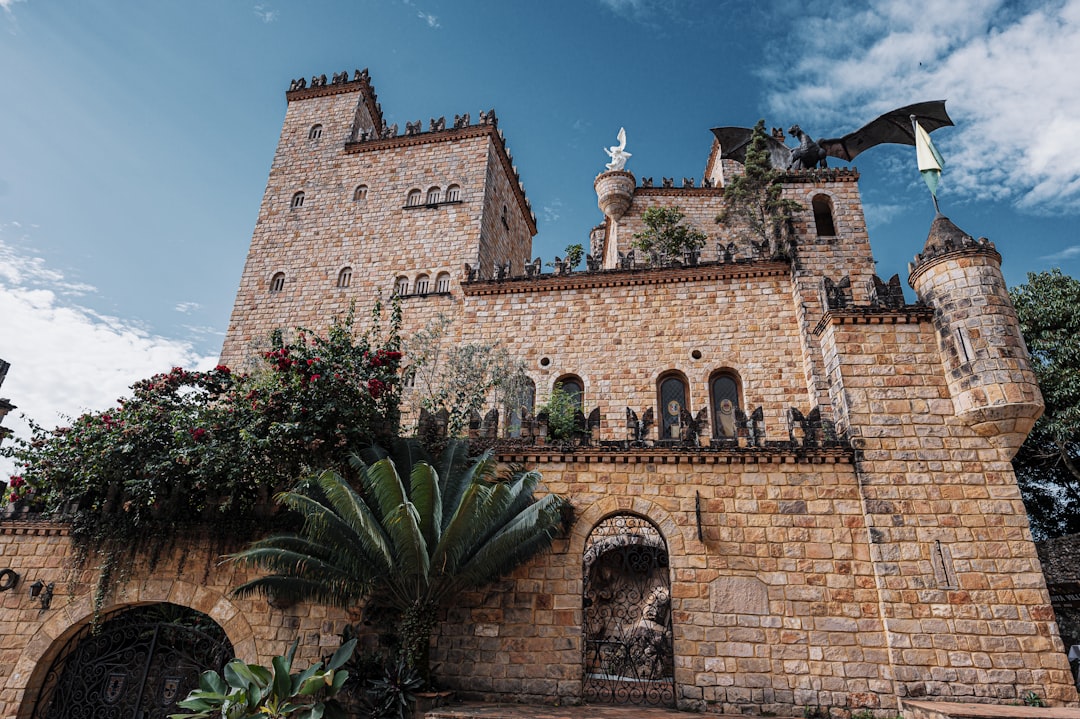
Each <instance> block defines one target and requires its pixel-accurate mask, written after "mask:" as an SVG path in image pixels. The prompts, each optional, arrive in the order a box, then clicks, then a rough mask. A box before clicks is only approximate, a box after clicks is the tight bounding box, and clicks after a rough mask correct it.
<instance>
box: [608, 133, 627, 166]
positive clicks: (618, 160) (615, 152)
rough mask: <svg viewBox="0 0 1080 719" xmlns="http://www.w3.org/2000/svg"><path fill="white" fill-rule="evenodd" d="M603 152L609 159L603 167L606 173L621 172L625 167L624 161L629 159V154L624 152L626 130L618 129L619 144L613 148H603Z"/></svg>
mask: <svg viewBox="0 0 1080 719" xmlns="http://www.w3.org/2000/svg"><path fill="white" fill-rule="evenodd" d="M604 152H606V153H607V154H608V157H610V158H611V162H609V163H608V164H607V165H605V167H607V169H608V171H609V172H610V171H612V170H621V169H623V168H624V167H626V161H627V160H629V159H630V153H629V152H627V151H626V128H625V127H620V128H619V144H618V145H615V146H613V147H610V148H608V147H605V148H604Z"/></svg>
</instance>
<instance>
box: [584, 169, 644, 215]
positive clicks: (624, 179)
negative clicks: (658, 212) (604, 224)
mask: <svg viewBox="0 0 1080 719" xmlns="http://www.w3.org/2000/svg"><path fill="white" fill-rule="evenodd" d="M636 185H637V180H636V179H635V178H634V175H633V174H632V173H630V172H627V171H626V170H611V171H610V172H604V173H601V174H599V175H597V176H596V181H595V182H593V187H595V188H596V204H597V205H599V206H600V211H601V212H603V213H604V217H610V218H611V219H612V220H618V219H619V218H620V217H622V216H623V214H624V213H625V212H626V211H627V210H628V209H630V203H631V201H633V199H634V187H635V186H636Z"/></svg>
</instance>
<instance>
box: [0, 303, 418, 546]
mask: <svg viewBox="0 0 1080 719" xmlns="http://www.w3.org/2000/svg"><path fill="white" fill-rule="evenodd" d="M374 315H375V316H374V322H373V327H372V329H371V330H369V331H368V332H367V333H365V334H363V335H361V336H360V337H354V336H353V320H352V315H351V313H350V315H349V316H348V317H346V318H345V319H343V320H340V321H335V322H334V324H333V325H332V326H331V327H330V329H329V331H328V332H327V334H326V335H325V336H320V335H317V334H314V333H312V332H309V331H304V330H297V335H296V339H295V340H294V341H291V342H285V341H284V340H283V339H282V336H281V334H280V333H278V334H277V335H276V336H275V337H273V338H272V347H271V349H270V350H269V351H267V352H266V353H265V354H264V356H263V358H262V359H263V362H262V366H261V367H260V368H259V369H258V370H256V371H254V372H252V373H251V374H250V375H246V374H236V373H233V372H232V371H231V370H230V369H229V368H228V367H226V366H224V365H219V366H217V367H215V368H214V369H212V370H210V371H208V372H193V371H188V370H184V369H182V368H180V367H174V368H173V369H172V370H171V371H169V372H166V373H162V374H158V375H154V376H153V377H151V378H149V379H145V380H142V381H140V382H137V383H135V384H134V385H133V386H132V395H131V397H129V398H125V399H122V400H120V401H119V404H118V405H117V406H116V407H114V408H110V409H108V410H105V411H102V412H89V413H86V414H83V415H81V416H80V417H78V418H76V419H75V420H74V421H73V422H72V424H71V426H70V427H60V428H57V429H54V430H52V431H46V430H45V429H43V428H42V427H40V426H37V425H32V427H33V429H32V435H31V438H30V440H28V441H27V440H23V441H16V442H15V443H14V444H12V445H10V446H8V447H4V448H0V452H3V453H4V454H5V455H6V456H12V457H14V458H15V460H16V463H17V465H18V466H19V472H20V473H19V474H18V475H17V476H13V477H12V478H11V479H10V481H9V483H8V489H7V490H6V497H5V498H6V499H7V500H8V501H18V500H24V499H25V500H30V501H31V502H32V504H33V505H34V506H35V507H36V508H37V509H38V510H40V511H44V512H48V513H53V514H65V515H68V516H71V517H72V520H73V533H74V535H75V537H76V539H83V540H86V539H92V540H99V541H109V540H120V541H122V542H128V541H129V540H136V542H137V541H138V540H140V539H141V538H142V537H146V536H151V535H152V536H155V537H159V536H161V533H160V532H159V531H158V529H159V528H161V527H169V526H171V527H173V528H177V527H180V526H183V525H190V524H193V523H198V522H201V521H205V520H208V519H213V517H214V516H216V515H225V516H227V517H228V520H229V525H230V529H234V528H235V527H236V522H235V520H237V519H244V518H251V517H252V516H254V514H253V513H254V511H255V509H256V508H257V507H259V506H260V505H266V504H268V503H269V498H270V497H271V496H272V494H273V493H274V492H275V491H276V490H278V489H281V488H284V487H286V486H291V484H292V482H293V480H294V479H295V478H297V477H299V476H300V475H302V474H304V473H305V472H307V471H309V470H311V469H314V468H324V467H334V468H338V469H339V470H340V471H348V462H347V458H348V454H349V453H350V452H351V451H352V450H353V449H355V448H356V447H358V446H364V445H366V444H370V443H372V442H382V441H386V440H388V439H389V438H391V437H394V436H396V434H397V431H398V422H399V412H398V402H399V397H400V380H399V372H398V370H399V366H400V363H401V358H402V356H401V351H400V340H399V337H398V327H399V325H400V314H399V313H398V312H397V311H396V310H395V312H394V316H393V320H392V322H391V326H390V328H389V331H388V333H387V334H386V336H385V337H383V336H381V333H380V331H379V325H378V319H379V317H378V307H376V311H375V313H374ZM148 527H153V528H154V531H151V532H147V528H148Z"/></svg>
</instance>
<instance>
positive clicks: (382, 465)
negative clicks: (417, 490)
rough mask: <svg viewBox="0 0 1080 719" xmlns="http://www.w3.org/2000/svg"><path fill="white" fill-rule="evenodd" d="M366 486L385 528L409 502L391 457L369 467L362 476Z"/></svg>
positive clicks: (365, 488)
mask: <svg viewBox="0 0 1080 719" xmlns="http://www.w3.org/2000/svg"><path fill="white" fill-rule="evenodd" d="M360 479H361V481H362V482H363V484H364V490H365V491H366V492H367V493H368V494H369V495H370V496H371V497H372V498H373V499H374V500H375V503H376V504H377V505H378V507H377V509H378V515H379V518H380V521H381V522H383V525H384V526H385V522H386V518H387V517H389V516H391V515H392V514H394V513H395V512H396V511H397V509H398V507H400V506H401V505H402V504H405V502H407V501H409V498H408V495H407V494H406V493H405V485H404V484H402V482H401V477H400V475H398V472H397V467H396V466H394V462H393V460H391V459H390V458H389V457H387V458H385V459H380V460H379V461H378V462H376V463H375V464H373V465H371V466H369V467H368V468H367V471H365V472H363V473H362V474H361V475H360Z"/></svg>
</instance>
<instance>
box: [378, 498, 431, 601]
mask: <svg viewBox="0 0 1080 719" xmlns="http://www.w3.org/2000/svg"><path fill="white" fill-rule="evenodd" d="M419 520H420V517H419V514H418V513H417V511H416V507H415V506H413V504H412V502H404V503H402V504H400V505H399V506H398V508H397V510H395V511H394V512H393V513H392V514H390V515H388V516H387V517H386V518H385V519H384V520H383V526H384V527H385V529H386V533H387V534H388V535H390V540H391V541H392V542H393V544H394V553H395V555H396V557H397V567H396V568H395V573H396V574H397V575H398V576H396V577H394V578H393V579H392V581H402V580H403V581H405V582H407V583H408V584H409V586H420V585H423V586H425V587H426V584H427V575H428V569H429V567H430V564H429V557H428V548H427V542H426V541H425V540H424V533H423V532H421V531H420V521H419Z"/></svg>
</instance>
